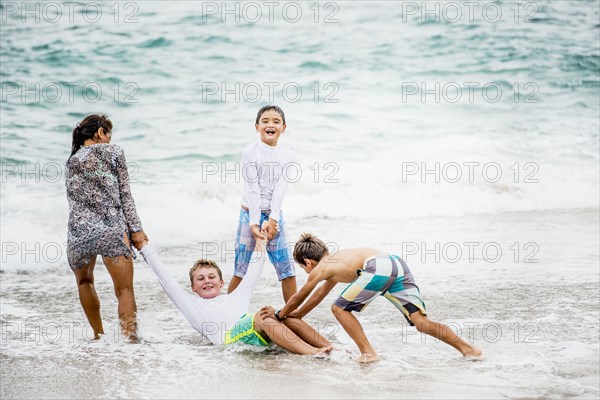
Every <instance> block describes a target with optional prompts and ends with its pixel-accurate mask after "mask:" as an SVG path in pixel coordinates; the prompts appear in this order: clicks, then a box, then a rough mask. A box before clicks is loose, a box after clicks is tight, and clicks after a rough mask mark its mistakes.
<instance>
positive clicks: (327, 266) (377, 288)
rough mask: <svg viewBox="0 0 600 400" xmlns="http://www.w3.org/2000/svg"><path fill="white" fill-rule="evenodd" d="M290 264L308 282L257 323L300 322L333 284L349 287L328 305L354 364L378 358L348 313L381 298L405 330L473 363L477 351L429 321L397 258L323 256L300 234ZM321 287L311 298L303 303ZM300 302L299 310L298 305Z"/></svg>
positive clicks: (363, 253) (367, 252)
mask: <svg viewBox="0 0 600 400" xmlns="http://www.w3.org/2000/svg"><path fill="white" fill-rule="evenodd" d="M294 260H296V262H297V263H298V264H300V266H301V267H302V268H303V269H304V271H306V273H308V281H307V282H306V284H305V285H304V286H303V287H302V288H300V290H299V291H298V293H296V294H295V295H294V296H292V298H291V299H290V300H289V301H288V302H287V303H286V304H285V306H283V307H282V308H281V309H280V310H278V311H275V312H274V309H273V308H272V307H263V309H262V310H261V314H260V315H261V317H263V318H269V317H275V319H277V320H278V321H284V320H285V319H286V318H288V317H296V318H302V317H304V316H305V315H306V314H307V313H309V312H310V311H311V310H312V309H313V308H315V307H316V306H317V305H318V304H319V303H320V302H321V301H322V300H323V299H324V298H325V296H327V294H328V293H329V292H330V291H331V289H333V287H334V286H335V285H337V284H338V283H349V284H350V285H349V286H348V287H347V288H346V289H345V290H344V291H343V292H342V294H341V295H340V297H338V299H337V300H336V301H335V303H333V304H332V305H331V311H332V312H333V315H334V316H335V318H336V319H337V320H338V321H339V322H340V324H341V325H342V326H343V327H344V329H345V330H346V332H347V333H348V335H349V336H350V337H351V338H352V340H354V342H355V343H356V345H357V346H358V348H359V349H360V352H361V357H360V359H359V361H360V362H372V361H377V360H378V359H379V357H378V356H377V353H376V352H375V349H373V347H372V346H371V343H370V342H369V340H368V339H367V336H366V335H365V333H364V331H363V329H362V326H361V325H360V322H358V319H357V318H356V317H355V316H354V315H353V314H352V311H355V312H361V311H363V310H364V309H365V307H367V306H368V305H369V304H370V303H371V302H372V301H373V300H374V299H375V298H377V297H379V296H384V297H385V298H386V299H388V300H389V301H390V302H391V303H392V304H393V305H394V306H396V308H398V310H400V311H401V312H402V314H403V315H404V318H406V320H407V321H408V323H409V324H410V325H411V326H416V328H417V330H418V331H419V332H422V333H425V334H427V335H430V336H433V337H435V338H437V339H439V340H441V341H443V342H445V343H447V344H449V345H451V346H452V347H454V348H455V349H456V350H458V351H460V352H461V353H462V355H463V356H465V357H478V356H480V355H481V350H480V349H478V348H477V347H475V346H473V345H472V344H470V343H467V342H465V341H464V340H462V339H461V338H460V337H458V335H456V333H454V331H453V330H452V329H450V328H449V327H448V326H446V325H444V324H441V323H439V322H435V321H432V320H430V319H429V318H428V317H427V312H426V310H425V302H423V299H422V298H421V293H420V291H419V288H418V287H417V285H416V283H415V279H414V278H413V275H412V273H411V272H410V270H409V269H408V265H406V263H405V262H404V260H402V259H401V258H400V257H398V256H397V255H394V254H387V253H385V252H382V251H380V250H377V249H373V248H369V247H361V248H354V249H346V250H340V251H338V252H336V253H334V254H329V250H328V249H327V246H325V243H323V242H322V241H321V240H320V239H318V238H317V237H315V236H313V235H311V234H308V233H305V234H303V235H302V236H301V237H300V240H298V242H297V243H296V246H295V247H294ZM319 282H323V283H322V284H321V286H319V288H318V289H317V290H315V292H314V294H313V295H312V296H311V297H310V298H309V299H308V300H307V301H306V302H304V300H305V299H306V298H307V297H308V295H309V294H311V292H312V291H313V289H315V287H316V286H317V284H318V283H319ZM303 302H304V304H303Z"/></svg>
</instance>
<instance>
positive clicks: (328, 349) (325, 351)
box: [315, 345, 333, 357]
mask: <svg viewBox="0 0 600 400" xmlns="http://www.w3.org/2000/svg"><path fill="white" fill-rule="evenodd" d="M318 350H319V351H318V352H317V353H316V354H315V356H317V357H323V356H325V355H327V354H329V353H331V351H332V350H333V345H329V346H327V347H322V348H320V349H318Z"/></svg>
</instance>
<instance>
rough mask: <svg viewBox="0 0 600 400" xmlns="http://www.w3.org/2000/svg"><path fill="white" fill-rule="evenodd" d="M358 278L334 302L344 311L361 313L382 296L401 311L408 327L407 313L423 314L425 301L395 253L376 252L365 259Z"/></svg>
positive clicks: (406, 268) (408, 271) (424, 313)
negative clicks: (380, 253) (378, 253)
mask: <svg viewBox="0 0 600 400" xmlns="http://www.w3.org/2000/svg"><path fill="white" fill-rule="evenodd" d="M356 273H357V275H358V277H357V278H356V280H355V281H354V282H352V283H351V284H350V285H349V286H348V287H347V288H346V289H344V291H343V292H342V294H341V295H340V297H339V298H338V299H337V300H336V301H335V305H336V306H338V307H340V308H342V309H344V310H346V311H357V312H361V311H362V310H364V309H365V307H367V306H368V305H369V304H370V303H371V302H372V301H373V300H374V299H375V298H376V297H377V296H380V295H381V296H384V297H385V298H386V299H388V300H389V301H391V302H392V304H393V305H395V306H396V308H398V309H399V310H400V311H402V313H403V314H404V317H405V318H406V320H407V321H408V323H409V324H410V325H411V326H414V324H413V322H412V321H411V319H410V314H412V313H414V312H417V311H420V312H421V314H423V315H427V312H426V310H425V302H424V301H423V299H422V298H421V293H420V291H419V288H418V287H417V285H416V284H415V280H414V278H413V275H412V273H411V272H410V270H409V269H408V265H406V263H405V262H404V260H402V259H401V258H400V257H398V256H396V255H378V256H375V257H371V258H369V259H367V260H366V261H365V263H364V265H363V269H359V270H358V271H356Z"/></svg>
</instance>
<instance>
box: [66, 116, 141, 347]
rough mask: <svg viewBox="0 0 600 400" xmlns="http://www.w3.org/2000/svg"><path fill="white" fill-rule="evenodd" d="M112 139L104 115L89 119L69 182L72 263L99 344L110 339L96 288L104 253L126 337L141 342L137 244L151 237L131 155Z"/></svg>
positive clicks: (76, 138) (77, 137)
mask: <svg viewBox="0 0 600 400" xmlns="http://www.w3.org/2000/svg"><path fill="white" fill-rule="evenodd" d="M111 136H112V122H111V121H110V120H109V119H108V118H107V117H106V116H104V115H89V116H87V117H85V118H84V119H83V121H81V122H80V123H79V124H77V126H76V127H75V129H74V130H73V145H72V148H71V156H70V157H69V160H68V161H67V177H66V186H67V198H68V200H69V232H68V240H67V258H68V261H69V265H70V267H71V269H72V270H73V272H74V273H75V278H76V280H77V287H78V289H79V300H80V302H81V306H82V307H83V310H84V312H85V315H86V317H87V319H88V321H89V323H90V325H91V326H92V329H93V330H94V337H95V339H98V338H99V337H100V335H102V334H104V329H103V327H102V319H101V317H100V301H99V299H98V295H97V293H96V289H95V288H94V266H95V264H96V256H97V255H98V254H100V255H101V256H102V260H103V261H104V264H105V265H106V268H107V270H108V273H109V274H110V276H111V278H112V281H113V283H114V288H115V295H116V296H117V300H118V303H119V306H118V312H119V320H120V323H121V329H122V332H123V334H124V335H125V336H126V338H127V339H128V340H129V341H131V342H137V341H138V336H137V322H136V311H137V308H136V304H135V297H134V293H133V260H132V255H133V253H132V250H131V242H133V244H134V245H138V244H141V243H142V242H143V241H145V240H148V238H147V236H146V234H145V233H144V231H143V230H142V224H141V222H140V219H139V217H138V215H137V212H136V209H135V203H134V201H133V197H132V196H131V191H130V189H129V176H128V173H127V163H126V161H125V153H124V152H123V149H122V148H121V147H119V146H117V145H115V144H109V143H110V139H111Z"/></svg>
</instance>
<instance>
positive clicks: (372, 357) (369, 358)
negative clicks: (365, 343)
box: [358, 353, 380, 364]
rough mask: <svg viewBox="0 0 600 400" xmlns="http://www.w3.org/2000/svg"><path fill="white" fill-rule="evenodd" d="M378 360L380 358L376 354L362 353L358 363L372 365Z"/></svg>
mask: <svg viewBox="0 0 600 400" xmlns="http://www.w3.org/2000/svg"><path fill="white" fill-rule="evenodd" d="M379 360H380V358H379V356H378V355H377V354H370V353H362V354H361V355H360V357H358V362H359V363H361V364H366V363H372V362H375V361H379Z"/></svg>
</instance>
